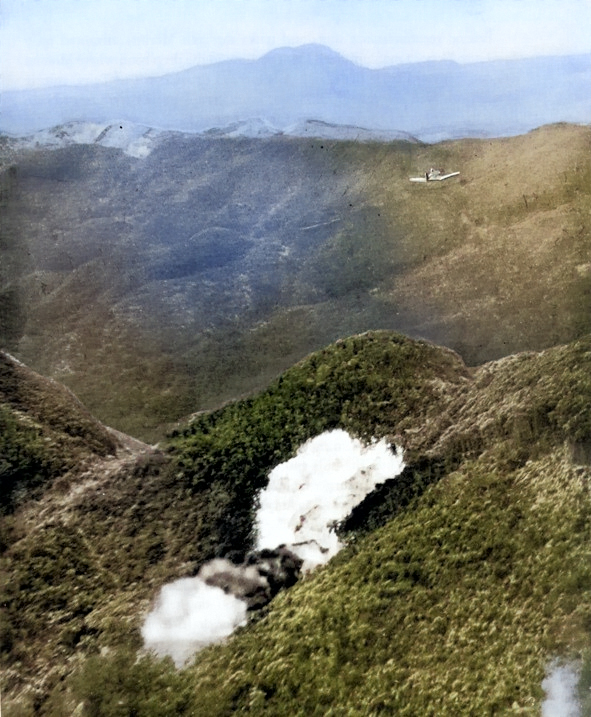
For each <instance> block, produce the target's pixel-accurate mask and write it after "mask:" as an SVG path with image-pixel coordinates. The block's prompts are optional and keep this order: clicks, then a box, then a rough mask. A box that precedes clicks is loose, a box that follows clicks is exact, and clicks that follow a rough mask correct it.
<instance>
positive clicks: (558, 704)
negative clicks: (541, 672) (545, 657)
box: [542, 663, 581, 717]
mask: <svg viewBox="0 0 591 717" xmlns="http://www.w3.org/2000/svg"><path fill="white" fill-rule="evenodd" d="M578 681H579V674H578V670H577V669H576V668H575V667H574V665H563V664H559V663H555V664H553V665H551V666H550V671H549V672H548V674H547V676H546V677H545V678H544V681H543V682H542V688H543V689H544V691H545V692H546V699H545V700H544V702H543V704H542V717H581V706H580V702H579V699H578V696H577V683H578Z"/></svg>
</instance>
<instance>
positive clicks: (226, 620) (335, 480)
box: [142, 430, 404, 666]
mask: <svg viewBox="0 0 591 717" xmlns="http://www.w3.org/2000/svg"><path fill="white" fill-rule="evenodd" d="M403 468H404V462H403V460H402V456H401V455H399V454H398V453H393V452H392V450H391V449H390V447H389V445H388V444H387V443H386V441H383V440H382V441H374V442H372V443H371V444H369V445H365V444H363V443H362V442H361V441H359V440H357V439H354V438H351V436H349V434H348V433H346V432H345V431H342V430H335V431H330V432H327V433H323V434H321V435H320V436H317V437H316V438H313V439H311V440H310V441H308V442H307V443H305V444H304V445H303V446H302V447H301V448H300V449H299V450H298V452H297V454H296V456H295V457H294V458H292V459H291V460H289V461H287V462H285V463H282V464H281V465H279V466H277V467H276V468H275V469H274V470H273V471H271V473H270V475H269V484H268V486H267V488H266V489H265V490H264V491H262V492H261V495H260V507H259V510H258V512H257V529H258V542H257V548H258V549H257V551H255V552H253V553H251V554H250V555H249V556H248V557H247V559H246V561H245V562H244V563H243V564H242V565H235V564H234V563H232V562H230V561H229V560H226V559H223V558H218V559H216V560H211V561H210V562H208V563H206V564H205V565H203V566H202V567H201V569H200V571H199V573H198V575H197V577H194V578H183V579H181V580H177V581H176V582H173V583H171V584H169V585H166V586H165V587H164V588H162V590H161V592H160V595H159V597H158V600H157V602H156V605H155V606H154V609H153V611H152V612H151V613H150V614H149V615H148V617H147V619H146V621H145V623H144V626H143V628H142V636H143V638H144V645H145V647H146V648H147V649H150V650H154V651H155V652H156V653H158V654H159V655H162V656H164V655H170V656H171V657H172V658H173V660H174V662H175V664H176V665H177V666H181V665H182V664H184V662H186V660H187V659H189V658H190V657H191V656H192V655H193V654H194V653H195V652H197V651H198V650H200V649H202V648H203V647H205V646H206V645H208V644H211V643H214V642H219V641H221V640H223V639H224V638H225V637H228V635H230V634H231V633H232V632H233V631H234V629H235V628H236V627H238V626H239V625H243V624H244V623H245V622H246V615H247V610H249V609H256V608H259V607H262V606H263V605H265V604H266V603H268V602H269V600H271V599H272V598H273V597H274V596H275V595H276V594H277V592H278V591H279V590H280V589H281V588H284V587H290V586H291V585H293V584H294V583H295V582H296V581H297V579H298V578H299V576H300V571H301V569H302V568H303V569H304V570H311V569H313V568H314V567H316V566H317V565H320V564H322V563H325V562H327V561H328V560H329V559H330V558H331V557H332V556H333V555H335V554H336V553H337V552H338V551H339V550H340V548H341V547H342V545H341V543H340V541H339V539H338V537H337V535H336V532H335V527H336V525H337V524H338V523H339V522H340V521H342V520H344V519H345V518H346V517H347V516H348V515H349V513H350V512H351V510H352V509H353V508H354V507H355V506H356V505H358V504H359V503H360V502H361V501H362V500H363V499H364V498H365V497H366V496H367V495H368V494H369V493H371V491H373V490H374V488H375V487H376V486H377V485H379V484H380V483H383V482H384V481H386V480H389V479H391V478H394V477H395V476H397V475H398V474H400V473H401V472H402V470H403Z"/></svg>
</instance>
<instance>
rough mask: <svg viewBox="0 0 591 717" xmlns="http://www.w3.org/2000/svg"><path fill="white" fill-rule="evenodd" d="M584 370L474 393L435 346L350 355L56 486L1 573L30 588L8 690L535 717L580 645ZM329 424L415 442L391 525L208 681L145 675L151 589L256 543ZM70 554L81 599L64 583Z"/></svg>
mask: <svg viewBox="0 0 591 717" xmlns="http://www.w3.org/2000/svg"><path fill="white" fill-rule="evenodd" d="M590 358H591V342H590V340H589V339H585V340H582V341H580V342H578V343H575V344H571V345H568V346H565V347H558V348H555V349H551V350H548V351H546V352H544V353H542V354H535V353H528V354H522V355H519V356H516V357H510V358H507V359H504V360H502V361H500V362H497V363H494V364H487V365H485V366H483V367H482V368H480V369H478V370H477V371H475V372H473V375H471V374H470V372H468V371H467V370H466V368H465V367H464V365H463V364H462V362H461V361H460V360H459V359H458V357H457V356H455V355H454V354H453V353H451V352H449V351H446V350H443V349H438V348H436V347H433V346H430V345H429V344H421V343H415V342H413V341H410V340H408V339H403V338H402V337H400V336H398V335H391V334H388V333H375V334H368V335H365V336H360V337H353V338H351V339H348V340H346V341H343V342H340V343H337V344H335V345H333V346H331V347H329V348H327V349H326V350H324V351H322V352H319V353H316V354H313V355H312V356H310V357H309V358H308V359H306V360H305V361H303V362H302V363H300V364H298V365H297V366H295V367H294V368H293V369H291V370H290V371H288V372H287V373H285V374H284V375H283V376H282V377H281V378H280V379H279V380H278V381H276V382H275V383H273V384H272V385H271V386H270V388H269V389H268V390H267V391H265V392H263V393H261V394H260V395H258V396H257V397H254V398H253V399H249V400H248V401H243V402H239V403H237V404H232V405H229V406H227V407H226V408H224V409H221V410H220V411H218V412H215V413H214V414H211V415H202V416H198V417H196V420H195V421H194V423H193V424H192V426H190V427H189V428H187V429H179V431H177V433H176V435H175V436H174V437H173V438H172V443H171V445H170V448H169V458H166V457H161V458H160V465H156V464H155V463H153V462H150V461H148V460H144V461H143V462H142V461H139V462H137V463H136V464H135V465H134V466H128V467H127V468H126V469H125V470H121V471H119V472H117V471H112V472H111V473H106V474H105V475H103V476H102V477H101V476H96V477H95V480H94V483H93V484H92V485H88V484H87V485H83V486H81V487H79V488H78V489H77V490H76V486H72V490H70V492H68V491H66V492H65V493H64V492H63V491H62V493H61V494H60V493H59V492H55V491H54V492H52V491H49V492H48V493H47V494H46V495H45V498H44V499H43V500H42V501H41V502H40V503H39V504H38V505H37V506H35V505H29V506H27V507H26V510H24V511H22V512H21V513H20V514H18V515H17V516H16V518H17V519H18V521H20V522H19V523H18V526H17V525H15V527H14V531H13V533H12V536H11V540H10V541H9V542H10V545H9V547H8V549H7V550H6V551H5V553H4V556H3V566H4V570H5V571H8V573H6V574H8V575H9V576H11V579H10V581H8V584H12V585H15V586H18V585H19V584H22V581H23V580H28V581H29V582H28V583H27V589H26V590H21V591H19V590H18V589H17V590H16V591H15V590H14V589H11V590H10V591H9V593H8V594H7V593H5V595H4V596H3V602H4V604H5V605H6V606H7V609H6V610H5V619H7V620H8V624H9V627H10V629H11V630H12V646H11V648H10V649H9V650H8V652H5V654H4V657H3V660H4V661H5V667H6V674H7V675H9V683H10V687H11V690H12V691H13V694H16V693H18V691H19V689H20V688H19V684H20V685H21V686H22V684H23V683H22V682H21V681H22V680H23V679H24V683H29V684H30V685H34V689H33V691H32V692H29V693H28V694H29V697H28V698H23V699H25V703H26V701H27V699H36V700H37V701H38V703H42V704H44V705H45V707H44V710H45V713H46V714H55V715H58V714H64V713H66V712H68V710H70V709H72V706H73V704H75V702H76V700H83V701H84V702H85V703H86V705H87V707H86V709H87V714H91V715H114V714H117V715H132V714H135V715H152V714H198V715H201V714H203V715H226V714H231V713H232V712H240V713H242V712H246V713H248V712H249V711H250V713H252V714H262V713H268V714H278V715H279V714H286V715H287V714H289V715H295V714H327V713H329V709H332V710H333V712H332V713H333V714H343V715H345V714H367V715H373V714H398V713H402V714H417V715H419V714H421V715H422V714H436V713H437V714H450V715H451V714H458V713H461V714H475V715H477V714H478V715H480V714H486V713H487V710H488V711H489V712H490V711H491V710H493V708H494V709H496V713H497V714H503V713H520V712H521V713H523V714H536V709H537V708H538V705H539V699H540V682H541V677H542V675H543V671H544V668H545V666H546V663H547V661H548V659H549V658H550V657H551V656H552V655H553V654H557V653H567V652H568V653H570V654H573V653H576V652H577V651H580V650H583V649H585V648H586V647H587V645H588V629H589V625H590V615H591V596H590V594H589V589H590V588H591V578H590V574H589V571H588V568H587V562H588V544H589V538H590V537H591V536H590V535H589V530H590V524H589V519H590V518H591V503H590V501H589V497H588V491H587V488H586V480H587V479H588V477H589V474H590V469H589V462H588V456H589V447H588V445H587V437H588V435H589V426H590V421H591V416H590V415H589V408H588V407H589V405H590V399H591V381H590V380H589V378H588V377H589V375H590V373H589V361H590ZM331 426H343V427H346V428H348V429H349V430H353V431H354V432H357V433H360V434H361V435H368V434H375V435H384V436H390V437H393V436H394V434H396V435H397V436H398V439H397V440H401V441H402V442H403V443H404V444H405V447H406V455H407V457H408V460H409V462H410V464H411V467H410V469H409V471H407V473H406V474H405V476H403V478H402V479H401V480H400V482H401V483H402V486H401V487H399V488H398V489H397V488H396V487H395V486H393V487H391V489H390V491H386V493H383V494H382V495H381V501H380V504H381V506H382V510H381V512H380V511H378V514H377V515H376V513H375V510H374V508H375V506H372V504H371V501H369V502H368V503H367V504H366V507H365V509H362V510H361V511H360V514H359V516H358V518H359V519H358V521H357V524H356V526H354V527H355V528H356V530H355V532H353V533H350V539H351V541H352V542H351V545H350V547H349V548H348V549H347V550H345V551H344V552H343V553H341V554H340V555H339V556H338V557H337V558H336V559H335V560H334V561H333V562H332V563H331V564H330V565H329V566H328V567H326V568H324V569H322V570H321V571H320V572H318V573H317V574H316V575H314V576H313V577H311V578H309V579H307V580H305V581H304V582H303V583H301V584H300V585H298V586H296V588H294V589H292V590H291V591H290V592H289V593H286V594H285V595H283V596H281V597H280V598H279V599H277V600H276V602H275V603H274V604H273V606H272V608H271V609H270V610H269V612H268V614H267V616H266V617H263V619H262V620H259V621H258V622H257V623H256V624H253V625H251V626H249V627H248V628H246V629H244V630H243V631H241V633H240V634H239V635H237V636H236V637H235V638H233V639H232V640H231V641H230V642H229V644H228V645H227V646H225V647H216V648H211V649H209V650H207V651H205V652H204V653H202V655H200V656H199V657H198V659H197V661H196V664H195V666H194V667H190V668H188V669H187V670H185V671H182V672H179V673H176V672H174V670H171V669H170V666H169V665H167V664H166V663H157V662H153V661H150V660H146V659H145V660H142V661H140V662H139V663H137V662H136V661H135V656H134V653H133V650H134V649H135V648H137V646H138V645H139V641H138V632H137V630H138V628H139V625H140V622H141V615H142V611H143V610H146V609H147V607H148V605H149V600H150V598H151V596H153V595H154V594H155V592H156V590H157V589H158V587H159V586H160V585H161V584H162V583H163V582H165V581H166V580H170V579H172V578H174V577H176V576H179V575H183V574H187V573H191V572H192V571H193V570H194V569H195V567H196V566H197V565H198V564H199V563H200V562H202V561H203V560H204V559H206V558H207V557H210V556H211V555H213V554H215V552H216V549H217V548H219V547H221V549H222V552H223V551H225V550H228V549H232V548H236V547H242V548H243V547H244V546H243V545H242V546H240V542H241V541H242V543H244V541H245V540H247V538H248V535H249V531H250V527H251V523H250V520H251V501H252V498H253V497H254V495H255V494H256V490H257V489H258V488H259V487H260V486H261V485H263V484H264V476H265V474H266V471H267V470H268V469H269V468H270V467H271V466H272V465H275V464H276V463H277V462H279V461H280V460H283V459H285V458H286V457H287V456H288V455H291V453H292V452H293V450H294V448H295V446H297V444H298V443H299V442H300V441H301V440H304V439H305V438H306V437H307V436H309V435H314V434H315V433H317V432H319V431H321V430H324V429H326V428H328V427H331ZM167 460H168V461H170V465H168V466H167V464H166V461H167ZM434 478H442V480H439V481H438V482H436V483H433V479H434ZM408 500H410V501H411V503H410V505H409V506H408V507H407V508H406V509H405V510H403V511H402V512H400V506H401V505H404V503H405V501H408ZM40 515H42V516H43V521H44V528H43V530H41V531H39V530H36V526H38V525H39V521H38V516H40ZM376 525H382V527H380V528H378V529H377V530H373V532H372V530H371V529H373V528H374V527H375V526H376ZM349 527H351V526H349ZM19 531H20V532H19ZM74 538H75V540H74ZM72 540H74V542H73V543H72ZM64 541H65V542H66V543H67V544H68V545H70V544H74V545H75V546H76V548H75V550H74V551H73V553H68V552H67V551H66V550H65V545H64ZM62 545H63V547H62V548H60V546H62ZM56 551H57V554H60V556H61V562H60V565H61V566H62V567H61V568H60V569H62V570H63V571H64V575H69V574H75V575H76V576H77V577H76V578H75V580H76V585H77V590H76V592H71V591H69V590H68V589H67V587H68V583H67V582H65V583H64V586H65V589H62V590H58V591H56V590H55V589H54V588H53V587H52V583H51V580H52V579H53V576H54V573H55V565H54V564H53V563H52V561H53V560H54V556H55V555H56ZM74 557H75V562H76V565H74V562H73V561H74ZM32 560H34V561H35V562H34V563H32V562H31V561H32ZM33 565H34V571H32V570H31V567H32V566H33ZM72 570H73V571H74V572H73V573H69V572H68V571H72ZM32 574H34V575H37V576H38V577H37V578H36V579H35V580H34V581H33V582H31V579H30V577H29V578H27V576H30V575H32ZM19 581H21V582H19ZM46 581H47V582H46ZM40 606H41V609H39V607H40ZM55 625H58V626H59V629H57V630H56V629H55V627H53V626H55ZM106 645H110V646H111V649H112V650H114V651H112V652H111V653H110V654H109V655H108V656H106V657H96V658H93V659H92V660H90V661H89V662H88V663H87V664H86V667H84V666H83V664H84V660H85V655H90V654H92V652H93V650H96V648H97V647H98V646H106ZM15 658H16V659H15ZM48 665H50V667H49V669H48ZM76 665H78V666H79V667H80V670H79V671H78V672H77V677H75V678H72V679H70V680H69V681H68V682H66V683H65V691H64V684H63V683H62V684H61V686H59V685H58V687H56V688H55V689H54V690H53V692H52V694H51V696H50V698H49V701H47V700H46V698H47V695H48V693H49V692H50V691H51V686H52V685H53V684H55V681H56V679H57V677H58V676H59V675H66V674H68V673H69V672H71V670H72V669H73V668H74V667H75V666H76ZM43 675H45V676H46V679H45V682H44V681H43V680H42V679H41V678H42V676H43ZM72 700H73V702H72ZM12 709H13V710H17V709H21V708H17V704H14V705H13V708H12ZM23 709H24V707H23ZM512 711H513V712H512ZM24 713H25V714H26V713H27V712H26V710H25V712H24ZM16 714H18V711H17V712H16Z"/></svg>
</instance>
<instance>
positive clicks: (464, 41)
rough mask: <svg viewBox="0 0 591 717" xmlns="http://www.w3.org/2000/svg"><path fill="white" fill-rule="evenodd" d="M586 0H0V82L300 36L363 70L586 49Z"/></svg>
mask: <svg viewBox="0 0 591 717" xmlns="http://www.w3.org/2000/svg"><path fill="white" fill-rule="evenodd" d="M590 30H591V0H0V88H2V89H5V90H7V89H15V88H24V87H40V86H46V85H55V84H79V83H86V82H96V81H100V80H107V79H114V78H121V77H138V76H142V75H158V74H164V73H166V72H171V71H175V70H180V69H184V68H186V67H190V66H192V65H197V64H205V63H209V62H216V61H218V60H223V59H228V58H232V57H241V58H256V57H260V56H261V55H262V54H264V53H265V52H267V51H268V50H271V49H273V48H275V47H281V46H285V45H291V46H295V45H301V44H304V43H308V42H316V43H322V44H325V45H328V46H330V47H332V48H333V49H334V50H336V51H337V52H340V53H341V54H343V55H344V56H345V57H348V58H349V59H351V60H353V61H355V62H357V63H359V64H362V65H365V66H367V67H384V66H386V65H392V64H397V63H401V62H413V61H420V60H431V59H453V60H457V61H459V62H470V61H477V60H484V59H491V58H516V57H529V56H535V55H564V54H571V53H580V52H590V51H591V32H590Z"/></svg>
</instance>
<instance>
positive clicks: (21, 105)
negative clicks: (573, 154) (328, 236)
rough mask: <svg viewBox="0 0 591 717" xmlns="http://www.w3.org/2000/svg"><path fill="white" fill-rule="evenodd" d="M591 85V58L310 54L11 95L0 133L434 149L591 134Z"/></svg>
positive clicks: (305, 50)
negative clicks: (408, 60) (394, 143)
mask: <svg viewBox="0 0 591 717" xmlns="http://www.w3.org/2000/svg"><path fill="white" fill-rule="evenodd" d="M590 85H591V55H574V56H567V57H541V58H530V59H525V60H507V61H494V62H479V63H473V64H466V65H459V64H457V63H454V62H449V61H443V62H426V63H425V62H423V63H415V64H405V65H397V66H393V67H387V68H384V69H381V70H371V69H368V68H364V67H361V66H359V65H356V64H354V63H353V62H351V61H349V60H347V59H345V58H343V57H342V56H340V55H339V54H337V53H336V52H333V51H332V50H330V49H329V48H326V47H323V46H320V45H304V46H302V47H297V48H281V49H277V50H274V51H272V52H269V53H268V54H266V55H264V56H263V57H261V58H260V59H258V60H229V61H225V62H218V63H215V64H211V65H204V66H197V67H193V68H191V69H188V70H185V71H183V72H178V73H173V74H168V75H164V76H162V77H153V78H145V79H135V80H121V81H115V82H108V83H103V84H95V85H87V86H72V87H56V88H48V89H41V90H27V91H10V92H4V93H3V94H2V106H1V111H0V128H1V129H2V130H3V131H4V132H8V133H12V134H23V133H30V132H33V131H37V130H40V129H45V128H47V127H52V126H55V125H58V124H62V123H64V122H69V121H72V120H83V121H92V122H110V121H111V120H112V119H113V118H114V117H117V118H120V119H122V120H125V121H127V122H134V123H138V124H143V125H147V126H151V127H158V128H161V129H173V130H182V131H191V132H200V131H204V130H207V129H211V128H214V127H224V126H227V125H229V124H231V123H236V122H243V121H245V120H248V118H252V117H255V118H261V120H262V121H263V122H264V123H269V124H270V125H271V126H272V127H274V128H277V129H279V130H284V129H285V128H287V127H290V126H293V125H298V124H299V123H301V122H305V121H306V120H310V119H313V120H318V121H319V122H324V123H328V124H337V125H352V126H359V127H364V128H367V129H369V130H380V131H383V130H386V131H391V130H395V131H402V132H407V133H410V134H412V135H414V136H418V137H419V138H421V139H424V140H430V139H432V138H435V139H440V138H441V137H450V136H459V135H483V134H484V135H510V134H518V133H520V132H524V131H527V130H530V129H532V128H534V127H537V126H540V125H542V124H547V123H552V122H557V121H568V122H588V121H589V120H590V119H591V94H590V93H589V86H590Z"/></svg>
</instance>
